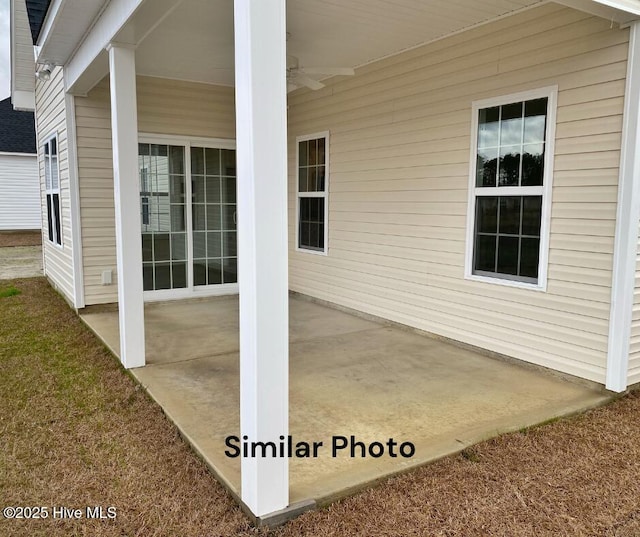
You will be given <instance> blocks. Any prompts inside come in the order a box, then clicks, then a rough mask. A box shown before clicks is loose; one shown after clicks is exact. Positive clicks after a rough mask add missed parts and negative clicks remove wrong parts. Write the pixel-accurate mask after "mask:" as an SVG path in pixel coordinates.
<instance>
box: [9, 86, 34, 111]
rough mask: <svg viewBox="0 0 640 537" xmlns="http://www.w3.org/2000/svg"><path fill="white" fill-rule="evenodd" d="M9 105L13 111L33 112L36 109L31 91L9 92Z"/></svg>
mask: <svg viewBox="0 0 640 537" xmlns="http://www.w3.org/2000/svg"><path fill="white" fill-rule="evenodd" d="M11 104H12V105H13V109H14V110H19V111H22V112H33V111H35V109H36V95H35V92H33V91H20V90H12V91H11Z"/></svg>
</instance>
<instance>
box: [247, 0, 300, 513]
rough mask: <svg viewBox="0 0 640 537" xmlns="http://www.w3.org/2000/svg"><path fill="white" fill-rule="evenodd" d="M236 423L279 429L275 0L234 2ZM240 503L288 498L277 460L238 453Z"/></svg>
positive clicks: (281, 182) (283, 428)
mask: <svg viewBox="0 0 640 537" xmlns="http://www.w3.org/2000/svg"><path fill="white" fill-rule="evenodd" d="M234 27H235V73H236V75H235V76H236V131H237V134H236V136H237V168H238V217H239V220H238V252H239V253H238V262H239V284H240V429H241V434H242V435H247V436H248V437H249V441H262V442H268V441H271V442H279V441H280V440H279V437H280V436H281V435H282V436H285V437H286V436H287V434H288V421H289V418H288V413H289V408H288V406H289V333H288V318H289V311H288V309H289V308H288V304H289V303H288V261H287V253H288V252H287V249H288V245H287V234H288V231H287V116H286V113H287V108H286V80H285V70H286V61H285V58H286V44H285V41H286V39H285V35H286V11H285V0H235V23H234ZM242 501H243V502H244V503H245V504H246V505H247V507H248V508H249V509H251V511H252V512H253V513H254V515H256V516H259V517H260V516H264V515H267V514H269V513H273V512H275V511H278V510H281V509H284V508H285V507H287V505H288V504H289V463H288V459H287V458H271V457H266V458H243V459H242Z"/></svg>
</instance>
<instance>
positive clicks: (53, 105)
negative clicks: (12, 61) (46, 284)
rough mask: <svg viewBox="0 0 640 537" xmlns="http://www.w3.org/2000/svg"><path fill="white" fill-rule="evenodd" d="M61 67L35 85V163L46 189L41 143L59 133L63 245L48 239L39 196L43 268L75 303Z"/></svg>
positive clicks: (44, 197)
mask: <svg viewBox="0 0 640 537" xmlns="http://www.w3.org/2000/svg"><path fill="white" fill-rule="evenodd" d="M64 96H65V94H64V80H63V75H62V68H56V69H55V70H54V71H53V73H52V74H51V79H50V80H48V81H46V82H45V81H38V82H37V84H36V131H37V133H38V166H39V170H40V191H41V192H42V193H44V192H45V183H44V154H43V147H44V143H45V142H46V141H47V140H49V139H50V138H51V137H52V136H53V135H54V134H57V136H58V165H59V170H60V216H61V219H60V227H61V230H62V246H58V245H57V244H53V243H52V242H50V241H49V235H48V229H49V224H48V222H47V206H46V196H44V195H41V196H40V203H41V207H42V247H43V248H44V258H45V259H44V271H45V274H46V275H47V276H48V278H49V280H51V282H53V284H54V285H55V286H56V287H57V288H58V289H59V290H60V291H61V292H62V294H63V295H64V296H65V297H66V298H67V299H68V300H69V301H70V302H71V303H74V282H73V241H72V236H71V203H70V191H69V158H68V155H69V153H68V151H67V121H66V111H65V98H64Z"/></svg>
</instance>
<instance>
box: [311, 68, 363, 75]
mask: <svg viewBox="0 0 640 537" xmlns="http://www.w3.org/2000/svg"><path fill="white" fill-rule="evenodd" d="M301 71H304V72H305V73H307V74H309V75H343V76H352V75H354V74H355V71H354V70H353V69H352V68H351V67H303V68H302V69H301Z"/></svg>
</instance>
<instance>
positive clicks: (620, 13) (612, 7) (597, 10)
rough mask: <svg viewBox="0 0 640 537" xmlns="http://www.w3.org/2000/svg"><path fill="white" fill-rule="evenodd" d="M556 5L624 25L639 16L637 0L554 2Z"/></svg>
mask: <svg viewBox="0 0 640 537" xmlns="http://www.w3.org/2000/svg"><path fill="white" fill-rule="evenodd" d="M555 1H556V2H557V3H558V4H562V5H564V6H567V7H572V8H574V9H578V10H580V11H584V12H585V13H590V14H591V15H595V16H597V17H602V18H603V19H607V20H610V21H611V22H612V23H616V24H620V25H626V24H628V23H629V22H631V21H632V20H635V19H637V18H638V17H639V16H640V1H638V0H602V1H597V0H596V1H594V0H555Z"/></svg>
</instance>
